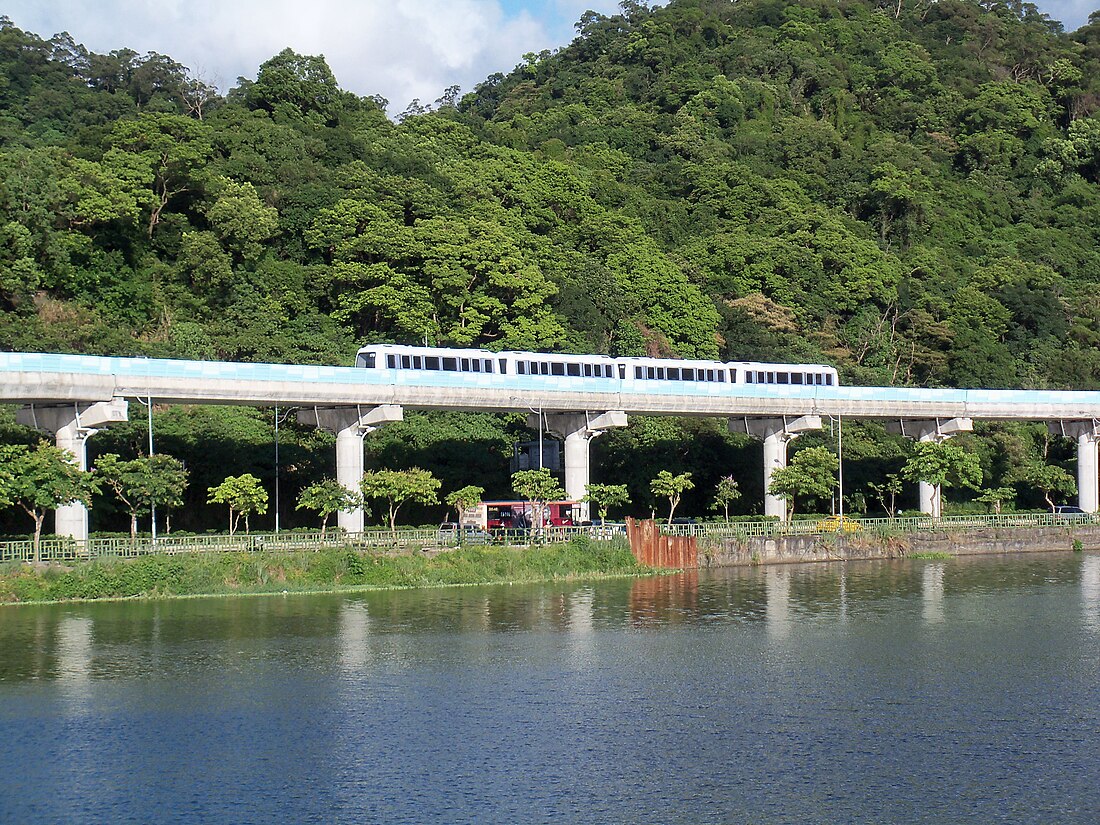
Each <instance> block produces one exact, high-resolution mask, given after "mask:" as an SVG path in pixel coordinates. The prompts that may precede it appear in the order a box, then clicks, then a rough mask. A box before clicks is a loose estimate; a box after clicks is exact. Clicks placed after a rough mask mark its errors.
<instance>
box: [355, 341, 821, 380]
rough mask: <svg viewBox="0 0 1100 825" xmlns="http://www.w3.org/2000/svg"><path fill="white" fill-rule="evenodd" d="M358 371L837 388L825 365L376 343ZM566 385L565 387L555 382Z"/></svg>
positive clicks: (362, 354) (360, 357)
mask: <svg viewBox="0 0 1100 825" xmlns="http://www.w3.org/2000/svg"><path fill="white" fill-rule="evenodd" d="M355 366H357V367H362V368H364V369H375V370H390V371H398V370H422V371H423V370H427V371H439V372H458V373H466V374H471V375H479V376H484V375H508V376H527V377H532V378H540V377H542V376H546V377H547V378H559V379H566V380H567V379H575V380H576V381H578V382H583V386H584V387H585V388H586V389H593V390H596V389H606V390H608V391H617V390H619V389H621V388H623V387H624V386H628V385H632V386H633V387H634V388H635V390H637V391H644V389H643V387H642V386H640V385H642V384H643V382H650V381H653V382H661V383H662V384H663V385H665V386H667V385H668V384H670V383H672V382H681V383H683V382H691V383H695V384H705V385H708V386H710V387H711V388H718V387H717V385H722V384H726V385H738V384H740V385H744V384H767V385H775V384H779V385H789V386H807V385H808V386H819V387H835V386H838V385H839V381H838V377H837V371H836V369H835V368H834V367H829V366H825V365H823V364H769V363H760V362H755V361H730V362H722V361H707V360H699V359H677V358H637V357H630V358H613V357H611V356H609V355H562V354H554V353H543V352H519V351H514V350H510V351H504V352H491V351H489V350H481V349H458V348H451V347H416V346H406V345H403V344H371V345H369V346H365V347H363V348H361V349H360V350H359V352H358V353H357V354H356V356H355ZM555 383H560V382H555Z"/></svg>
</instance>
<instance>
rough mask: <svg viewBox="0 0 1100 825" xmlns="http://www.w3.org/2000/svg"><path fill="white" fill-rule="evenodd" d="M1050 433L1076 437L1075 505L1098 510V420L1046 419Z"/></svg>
mask: <svg viewBox="0 0 1100 825" xmlns="http://www.w3.org/2000/svg"><path fill="white" fill-rule="evenodd" d="M1047 430H1048V431H1049V432H1050V434H1051V435H1058V436H1063V437H1065V438H1076V439H1077V506H1078V507H1080V508H1081V509H1082V510H1084V511H1085V512H1086V513H1095V512H1097V511H1098V510H1100V483H1098V479H1097V469H1098V461H1097V444H1098V443H1100V421H1098V420H1097V419H1095V418H1092V419H1086V420H1081V421H1048V422H1047Z"/></svg>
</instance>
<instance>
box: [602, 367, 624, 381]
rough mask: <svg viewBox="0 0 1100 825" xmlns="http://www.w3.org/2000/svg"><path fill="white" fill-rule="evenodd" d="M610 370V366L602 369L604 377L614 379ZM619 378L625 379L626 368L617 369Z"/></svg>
mask: <svg viewBox="0 0 1100 825" xmlns="http://www.w3.org/2000/svg"><path fill="white" fill-rule="evenodd" d="M611 370H612V366H611V365H610V364H608V365H607V366H605V367H604V368H603V374H604V376H605V377H607V378H614V377H615V376H614V374H613V373H612V371H611ZM619 377H620V378H626V367H622V368H620V369H619Z"/></svg>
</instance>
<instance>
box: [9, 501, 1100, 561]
mask: <svg viewBox="0 0 1100 825" xmlns="http://www.w3.org/2000/svg"><path fill="white" fill-rule="evenodd" d="M1097 524H1100V514H1093V513H1089V514H1086V513H1077V514H1073V515H1054V514H1051V513H1002V514H1000V515H988V516H985V515H973V516H945V517H944V518H940V519H933V518H931V517H930V516H918V517H915V518H892V519H891V518H865V519H859V520H856V519H849V518H846V519H845V520H844V524H843V527H840V529H838V525H839V522H838V521H837V520H835V519H830V518H829V517H827V516H822V517H821V518H820V519H803V520H799V521H791V522H786V523H784V522H779V521H736V522H730V523H729V524H725V523H722V522H709V523H706V524H673V525H672V526H671V527H666V526H663V525H662V526H661V530H662V532H664V533H668V534H671V535H679V536H697V537H699V538H711V539H724V538H728V539H750V538H768V537H778V536H808V535H823V534H845V535H850V536H858V535H860V534H863V533H869V534H872V535H894V534H898V533H917V532H929V531H934V530H975V529H983V528H986V529H988V528H997V529H1009V528H1028V527H1082V526H1086V525H1097ZM625 535H626V529H625V527H624V526H623V525H621V524H605V525H595V526H591V527H543V528H541V529H530V530H494V531H492V532H485V531H479V532H472V533H470V532H467V533H465V534H463V535H462V536H456V535H455V532H454V531H446V532H440V531H438V530H432V529H428V530H398V531H397V533H396V535H395V534H394V533H392V532H390V531H389V530H366V531H364V532H362V533H355V534H346V533H341V532H339V531H333V532H331V533H327V534H326V535H325V536H324V537H322V536H321V534H320V533H292V532H284V533H253V534H251V535H245V534H237V535H233V536H228V535H202V536H172V535H168V536H159V537H158V538H157V540H156V543H155V544H154V543H153V541H152V540H151V539H150V538H148V537H140V538H137V539H135V540H131V539H129V538H99V539H88V541H86V542H77V541H75V540H74V539H65V538H50V539H43V540H42V542H41V547H40V558H41V559H42V560H43V561H59V562H60V561H79V560H89V559H96V558H103V557H113V558H130V557H134V556H144V555H148V554H150V553H166V554H172V553H217V552H256V551H261V550H276V551H288V552H289V551H299V550H321V549H325V548H337V547H348V548H352V549H355V550H393V549H410V548H428V549H431V548H447V547H456V546H459V545H464V546H478V545H512V546H518V547H522V546H529V545H533V544H552V543H555V542H565V541H569V540H570V539H573V538H575V537H577V536H586V537H588V538H594V539H603V540H607V539H612V538H615V537H617V536H625ZM33 560H34V545H33V543H32V542H31V541H29V540H24V541H6V542H0V562H5V561H24V562H29V561H33Z"/></svg>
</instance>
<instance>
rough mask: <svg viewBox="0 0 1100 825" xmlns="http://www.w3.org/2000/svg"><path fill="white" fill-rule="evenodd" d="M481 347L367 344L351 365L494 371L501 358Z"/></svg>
mask: <svg viewBox="0 0 1100 825" xmlns="http://www.w3.org/2000/svg"><path fill="white" fill-rule="evenodd" d="M497 356H498V353H495V352H489V351H488V350H482V349H457V348H452V347H411V346H406V345H404V344H371V345H369V346H366V347H363V348H362V349H360V350H359V352H358V353H356V356H355V366H357V367H365V368H366V369H390V370H431V371H439V372H468V373H478V374H485V373H498V372H502V371H503V370H502V364H503V359H498V358H497Z"/></svg>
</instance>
